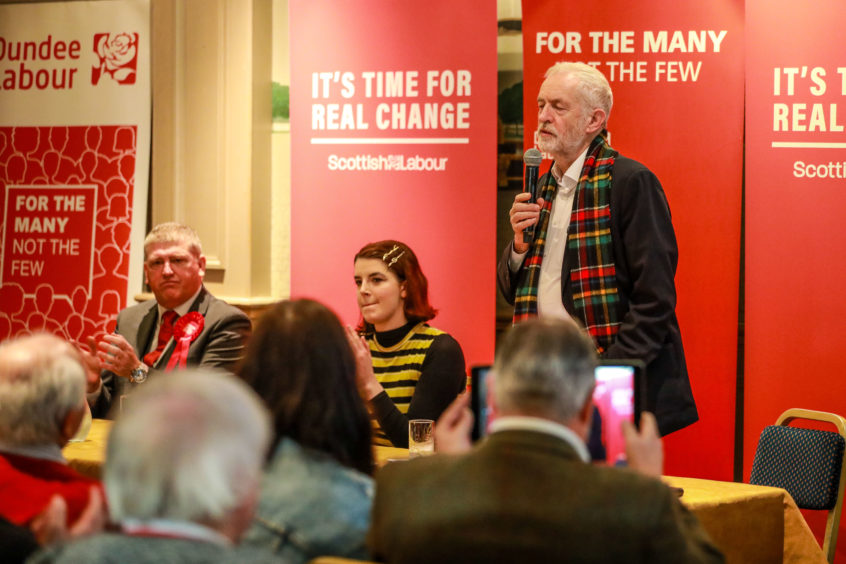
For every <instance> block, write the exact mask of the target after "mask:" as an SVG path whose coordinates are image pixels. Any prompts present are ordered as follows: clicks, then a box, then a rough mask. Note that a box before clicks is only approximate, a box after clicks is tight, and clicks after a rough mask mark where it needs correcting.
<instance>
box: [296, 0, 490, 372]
mask: <svg viewBox="0 0 846 564" xmlns="http://www.w3.org/2000/svg"><path fill="white" fill-rule="evenodd" d="M290 27H291V43H290V44H291V160H292V167H291V168H292V170H291V178H292V187H291V208H292V213H291V217H292V221H291V293H292V294H293V295H294V296H309V297H313V298H316V299H318V300H321V301H323V302H324V303H326V304H328V305H329V306H331V307H332V308H333V309H334V310H335V311H336V312H338V314H339V315H340V316H341V318H342V320H343V321H345V322H346V323H349V324H353V325H354V324H355V323H357V320H358V318H359V313H358V307H357V305H356V294H355V285H354V283H353V256H354V255H355V253H356V252H357V251H358V250H359V249H360V248H361V247H362V246H364V245H365V244H366V243H368V242H373V241H378V240H382V239H398V240H401V241H403V242H405V243H407V244H408V245H409V246H410V247H411V248H412V249H413V250H414V251H415V252H416V253H417V255H418V257H419V259H420V262H421V266H422V268H423V271H424V273H425V274H426V276H427V277H428V279H429V285H430V300H431V302H432V304H433V305H434V306H435V307H436V308H438V309H439V310H440V313H439V314H438V316H437V317H436V318H435V319H434V320H433V321H432V325H434V326H436V327H438V328H439V329H443V330H445V331H448V332H449V333H451V334H452V335H453V336H454V337H455V338H456V339H457V340H458V341H459V343H460V344H461V346H462V348H463V349H464V354H465V357H466V360H467V363H468V364H475V363H490V362H491V361H492V360H493V343H494V304H495V294H494V292H495V289H494V280H495V277H494V276H495V275H494V266H495V259H496V249H495V240H494V234H495V222H496V6H495V4H494V3H487V4H485V6H484V7H483V8H481V9H480V7H479V6H478V5H472V4H464V3H460V2H459V3H456V2H451V1H447V0H437V1H432V2H423V3H419V2H418V3H406V2H382V1H375V0H365V1H359V2H337V1H329V0H316V1H308V2H305V1H298V2H291V3H290Z"/></svg>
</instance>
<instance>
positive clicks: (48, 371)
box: [0, 334, 85, 446]
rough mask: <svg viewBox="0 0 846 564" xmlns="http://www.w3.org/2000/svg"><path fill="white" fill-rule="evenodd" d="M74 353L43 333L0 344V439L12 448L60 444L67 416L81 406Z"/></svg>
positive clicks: (80, 370)
mask: <svg viewBox="0 0 846 564" xmlns="http://www.w3.org/2000/svg"><path fill="white" fill-rule="evenodd" d="M84 402H85V368H84V367H83V365H82V363H81V362H80V358H79V354H78V352H77V351H76V350H75V349H74V348H73V347H72V346H71V345H70V344H68V343H67V342H65V341H63V340H62V339H59V338H58V337H55V336H53V335H48V334H36V335H28V336H24V337H18V338H16V339H11V340H8V341H5V342H4V343H2V344H0V406H3V408H2V409H0V439H2V441H3V442H4V443H6V444H9V445H15V446H26V445H45V444H59V445H61V444H64V442H65V441H66V440H67V437H66V435H67V430H66V429H65V428H64V427H65V422H66V420H67V419H68V415H69V414H71V413H72V412H78V411H80V410H82V409H84Z"/></svg>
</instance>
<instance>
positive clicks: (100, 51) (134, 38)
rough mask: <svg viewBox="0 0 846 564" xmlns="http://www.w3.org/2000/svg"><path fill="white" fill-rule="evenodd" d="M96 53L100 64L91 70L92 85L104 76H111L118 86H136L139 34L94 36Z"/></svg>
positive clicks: (102, 34)
mask: <svg viewBox="0 0 846 564" xmlns="http://www.w3.org/2000/svg"><path fill="white" fill-rule="evenodd" d="M94 52H95V53H97V57H99V59H100V64H99V66H96V67H93V68H92V69H91V84H97V83H98V82H100V78H101V77H102V76H103V75H109V76H110V77H112V80H114V81H115V82H117V83H118V84H135V71H136V68H137V64H138V34H137V33H117V34H110V33H97V34H95V35H94Z"/></svg>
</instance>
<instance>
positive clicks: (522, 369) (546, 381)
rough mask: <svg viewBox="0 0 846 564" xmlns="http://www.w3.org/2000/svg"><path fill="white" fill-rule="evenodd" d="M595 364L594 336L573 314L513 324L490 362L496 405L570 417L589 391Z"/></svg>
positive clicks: (562, 419) (558, 417)
mask: <svg viewBox="0 0 846 564" xmlns="http://www.w3.org/2000/svg"><path fill="white" fill-rule="evenodd" d="M596 364H597V357H596V352H595V350H594V345H593V341H592V340H591V339H590V337H589V336H588V335H587V334H586V333H585V332H584V330H583V329H581V328H580V327H579V326H578V325H576V323H575V322H574V321H572V320H564V319H539V318H538V319H532V320H529V321H526V322H524V323H521V324H519V325H516V326H514V327H513V328H512V329H511V330H510V331H509V332H508V334H507V335H506V336H505V337H504V339H503V341H502V343H501V344H500V346H499V347H498V350H497V354H496V360H495V362H494V373H495V375H496V376H495V380H494V398H495V400H496V404H497V407H498V409H499V410H500V411H508V412H511V413H520V414H524V415H534V416H541V417H546V418H550V419H554V420H556V421H559V422H566V421H569V420H570V419H572V418H573V417H575V416H576V415H577V414H578V413H579V410H580V409H581V408H582V407H583V406H584V404H585V401H587V399H588V396H589V395H590V394H591V392H592V391H593V388H594V385H595V377H594V368H596Z"/></svg>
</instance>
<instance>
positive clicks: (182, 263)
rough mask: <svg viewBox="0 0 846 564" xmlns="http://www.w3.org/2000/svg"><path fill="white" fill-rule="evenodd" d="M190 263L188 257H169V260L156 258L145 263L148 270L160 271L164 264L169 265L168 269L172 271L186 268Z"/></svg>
mask: <svg viewBox="0 0 846 564" xmlns="http://www.w3.org/2000/svg"><path fill="white" fill-rule="evenodd" d="M191 262H192V259H190V258H188V257H170V258H157V259H153V260H148V261H147V262H146V264H147V268H149V269H150V270H161V269H163V268H164V265H165V263H169V264H170V267H171V268H172V269H174V270H177V269H181V268H186V267H187V266H189V265H190V264H191Z"/></svg>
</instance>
